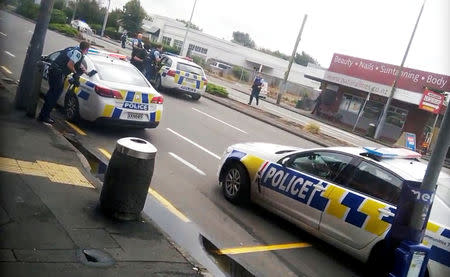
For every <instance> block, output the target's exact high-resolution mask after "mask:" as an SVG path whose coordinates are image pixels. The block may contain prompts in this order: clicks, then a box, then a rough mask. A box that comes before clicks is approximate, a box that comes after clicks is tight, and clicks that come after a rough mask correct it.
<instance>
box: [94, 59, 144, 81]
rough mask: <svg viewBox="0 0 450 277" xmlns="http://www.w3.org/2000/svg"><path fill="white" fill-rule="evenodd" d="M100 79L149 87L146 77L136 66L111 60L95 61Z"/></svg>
mask: <svg viewBox="0 0 450 277" xmlns="http://www.w3.org/2000/svg"><path fill="white" fill-rule="evenodd" d="M95 67H96V69H97V71H98V75H99V77H100V79H102V80H104V81H108V82H114V83H121V84H127V85H134V86H139V87H148V84H147V82H146V81H145V79H144V77H142V76H141V75H140V74H139V71H138V70H137V69H136V68H135V67H134V66H129V65H128V64H127V65H124V64H120V63H111V62H100V61H96V62H95Z"/></svg>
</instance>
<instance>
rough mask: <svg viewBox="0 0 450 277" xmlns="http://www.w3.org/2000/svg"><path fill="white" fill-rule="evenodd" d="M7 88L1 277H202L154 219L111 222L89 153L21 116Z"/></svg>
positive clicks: (1, 125) (2, 97)
mask: <svg viewBox="0 0 450 277" xmlns="http://www.w3.org/2000/svg"><path fill="white" fill-rule="evenodd" d="M6 88H9V85H8V84H5V83H4V82H2V81H0V141H1V144H0V276H2V277H8V276H144V275H145V276H195V275H199V274H201V273H200V272H199V269H198V266H197V265H196V262H195V261H193V259H192V258H190V257H188V256H186V254H184V253H182V250H180V249H179V247H177V246H176V245H175V244H174V243H173V242H171V241H170V240H169V239H168V238H167V237H166V236H165V235H164V234H163V233H162V232H161V231H160V230H159V229H158V228H157V227H156V226H155V225H154V223H153V222H152V221H151V220H150V219H148V218H145V219H144V218H143V219H142V220H141V221H138V222H118V221H115V220H111V219H109V218H107V217H105V216H104V215H103V214H102V213H101V212H100V211H99V209H98V199H99V189H100V187H101V184H100V182H99V181H98V180H97V179H95V178H94V177H93V176H92V175H91V173H90V172H89V164H88V163H87V161H86V160H85V159H84V157H83V156H82V155H81V153H80V152H78V150H76V149H75V148H74V147H73V146H72V145H71V144H70V143H69V142H68V141H67V140H66V139H65V138H64V137H63V136H62V135H61V134H59V133H58V132H57V131H56V130H55V129H53V127H50V126H47V125H44V124H42V123H40V122H38V121H36V120H35V119H32V118H29V117H27V116H26V115H25V112H21V111H17V110H15V109H14V105H13V101H14V95H15V92H13V91H10V90H8V89H6Z"/></svg>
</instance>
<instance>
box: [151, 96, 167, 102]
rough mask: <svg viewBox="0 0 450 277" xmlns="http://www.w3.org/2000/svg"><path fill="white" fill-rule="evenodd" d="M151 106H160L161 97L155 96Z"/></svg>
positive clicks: (162, 100)
mask: <svg viewBox="0 0 450 277" xmlns="http://www.w3.org/2000/svg"><path fill="white" fill-rule="evenodd" d="M151 102H152V103H153V104H162V103H163V102H164V98H163V97H162V96H155V97H153V98H152V101H151Z"/></svg>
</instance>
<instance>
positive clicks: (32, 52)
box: [15, 0, 54, 110]
mask: <svg viewBox="0 0 450 277" xmlns="http://www.w3.org/2000/svg"><path fill="white" fill-rule="evenodd" d="M53 2H54V0H42V1H41V6H40V8H39V15H38V18H37V21H36V25H35V27H34V33H33V37H32V38H31V41H30V44H29V45H28V49H27V54H26V56H25V62H24V63H23V67H22V73H21V74H20V82H19V86H18V87H17V91H16V98H15V106H16V109H21V110H23V109H25V108H26V106H27V100H28V98H29V97H28V93H29V92H30V91H31V89H32V86H33V83H34V80H33V76H35V71H36V70H38V69H37V62H38V61H39V60H40V58H41V55H42V50H43V48H44V42H45V34H46V33H47V27H48V23H49V22H50V15H51V11H52V9H53Z"/></svg>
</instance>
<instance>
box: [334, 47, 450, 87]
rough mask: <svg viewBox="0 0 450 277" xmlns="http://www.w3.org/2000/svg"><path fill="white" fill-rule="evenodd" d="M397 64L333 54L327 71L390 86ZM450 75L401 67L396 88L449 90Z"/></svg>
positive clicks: (396, 71)
mask: <svg viewBox="0 0 450 277" xmlns="http://www.w3.org/2000/svg"><path fill="white" fill-rule="evenodd" d="M398 68H399V67H398V66H395V65H391V64H386V63H380V62H375V61H371V60H365V59H360V58H355V57H351V56H346V55H341V54H334V55H333V59H332V60H331V64H330V68H329V69H328V71H330V72H335V73H340V74H343V75H346V76H349V77H354V78H357V79H360V80H361V83H364V80H365V81H369V82H373V83H377V84H381V85H385V86H388V87H392V84H393V83H394V80H395V77H396V75H397V74H398ZM449 80H450V76H447V75H441V74H436V73H431V72H425V71H420V70H416V69H411V68H406V67H405V68H403V70H402V71H401V72H400V78H399V81H398V83H397V88H399V89H404V90H407V91H412V92H419V93H422V91H423V88H424V87H428V88H435V89H438V90H443V91H450V82H449Z"/></svg>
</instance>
